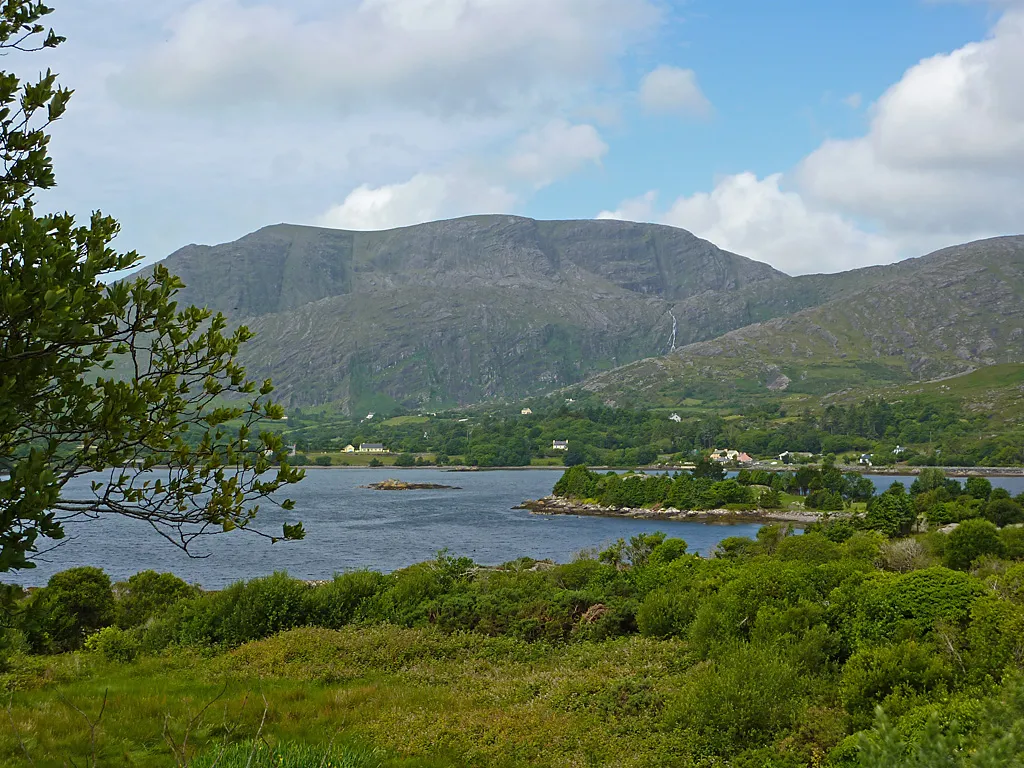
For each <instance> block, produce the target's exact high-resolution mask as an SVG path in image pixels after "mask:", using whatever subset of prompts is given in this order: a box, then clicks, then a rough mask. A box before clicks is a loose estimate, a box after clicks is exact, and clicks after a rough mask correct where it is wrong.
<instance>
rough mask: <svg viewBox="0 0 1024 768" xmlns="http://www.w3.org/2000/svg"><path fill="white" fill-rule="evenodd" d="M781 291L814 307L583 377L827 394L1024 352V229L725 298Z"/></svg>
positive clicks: (945, 372)
mask: <svg viewBox="0 0 1024 768" xmlns="http://www.w3.org/2000/svg"><path fill="white" fill-rule="evenodd" d="M783 296H786V297H789V299H788V301H789V302H790V305H791V306H793V307H794V308H796V307H798V306H799V304H800V303H804V304H805V306H804V307H803V308H799V309H798V311H795V312H793V313H792V314H789V315H787V316H781V315H780V314H776V315H775V316H774V317H773V318H767V317H766V318H764V319H762V320H761V321H759V322H755V323H752V324H750V325H747V326H744V327H742V328H738V329H736V330H733V331H731V332H727V333H725V334H723V335H722V336H720V337H718V338H715V339H712V340H706V341H701V342H698V343H693V344H689V345H686V346H683V347H681V348H678V349H676V350H675V351H674V352H672V353H671V354H668V355H665V356H661V357H656V358H651V359H646V360H642V361H638V362H635V363H633V364H629V365H626V366H623V367H620V368H618V369H616V370H614V371H610V372H607V373H603V374H598V375H596V376H594V377H592V378H591V379H590V380H588V381H587V382H585V383H584V384H583V385H582V386H583V388H584V389H586V390H589V391H590V392H593V393H597V394H600V395H602V396H603V397H605V398H606V399H607V400H609V401H612V402H623V401H626V400H629V401H631V402H632V401H635V402H639V403H645V404H651V405H653V404H659V405H672V404H675V403H679V402H682V401H684V400H686V399H687V398H697V399H725V398H728V397H731V396H736V395H744V396H752V395H753V396H756V395H767V394H770V393H772V392H788V393H806V394H814V395H824V394H830V393H836V392H838V391H842V390H845V389H849V388H853V387H878V386H882V385H886V384H894V383H901V382H912V381H926V380H933V379H938V378H942V377H946V376H954V375H958V374H963V373H965V372H968V371H971V370H974V369H976V368H980V367H982V366H989V365H994V364H996V363H1009V362H1024V237H1022V236H1016V237H1001V238H995V239H991V240H982V241H978V242H974V243H969V244H967V245H961V246H956V247H953V248H947V249H944V250H941V251H938V252H936V253H933V254H930V255H928V256H924V257H921V258H919V259H910V260H907V261H903V262H900V263H898V264H894V265H891V266H885V267H871V268H868V269H863V270H856V271H852V272H846V273H842V274H839V275H815V276H810V277H800V278H793V279H791V280H789V281H769V282H766V283H764V284H758V285H750V286H747V287H745V288H743V289H741V290H740V291H738V292H734V293H733V294H730V295H729V296H728V297H727V298H726V301H730V300H732V301H736V300H739V299H740V297H745V298H744V299H743V300H745V301H750V302H751V304H752V305H753V306H767V307H769V310H768V311H767V312H766V313H767V314H770V313H771V312H774V311H776V310H775V307H777V306H779V305H780V304H781V303H784V301H785V299H784V298H783ZM801 297H802V298H801ZM758 302H763V303H762V304H759V303H758Z"/></svg>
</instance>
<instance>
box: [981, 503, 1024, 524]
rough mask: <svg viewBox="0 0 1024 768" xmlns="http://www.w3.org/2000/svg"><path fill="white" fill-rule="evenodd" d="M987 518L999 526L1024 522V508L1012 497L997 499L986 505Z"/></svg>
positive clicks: (985, 513)
mask: <svg viewBox="0 0 1024 768" xmlns="http://www.w3.org/2000/svg"><path fill="white" fill-rule="evenodd" d="M983 514H984V516H985V519H986V520H988V521H990V522H992V523H995V525H997V526H998V527H999V528H1002V527H1003V526H1004V525H1015V524H1017V523H1024V508H1022V507H1021V506H1020V504H1018V503H1017V502H1015V501H1011V500H1010V499H996V500H995V501H990V502H989V503H988V504H986V505H985V511H984V513H983Z"/></svg>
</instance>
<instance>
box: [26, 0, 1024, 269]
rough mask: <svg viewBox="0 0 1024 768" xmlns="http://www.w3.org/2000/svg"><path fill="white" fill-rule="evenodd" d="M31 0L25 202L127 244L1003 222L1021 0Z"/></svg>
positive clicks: (909, 234)
mask: <svg viewBox="0 0 1024 768" xmlns="http://www.w3.org/2000/svg"><path fill="white" fill-rule="evenodd" d="M54 5H56V6H57V9H58V10H57V13H55V14H54V16H53V17H52V22H53V24H54V26H55V27H57V29H58V31H60V32H61V33H62V34H65V35H66V36H67V37H68V38H69V41H68V43H67V44H66V45H65V46H63V47H62V48H61V49H60V50H58V51H57V52H53V53H44V54H34V55H33V56H34V58H30V59H26V60H25V62H24V63H21V62H20V63H19V66H24V67H36V68H43V67H45V66H53V67H54V68H55V69H56V70H57V71H59V72H60V73H61V76H62V81H63V82H64V84H66V85H69V86H70V87H73V88H75V89H76V91H77V94H76V98H75V99H74V100H73V102H72V107H71V109H70V111H69V114H68V116H67V118H66V119H65V121H64V122H63V124H62V125H60V126H59V127H58V129H57V130H56V132H55V134H56V135H55V139H54V144H53V149H54V155H55V159H56V163H57V172H58V181H59V183H60V186H59V188H58V189H57V190H55V191H54V192H52V193H50V194H48V195H47V196H46V197H45V198H44V199H43V203H44V205H47V206H50V207H53V208H66V209H69V210H71V211H73V212H75V213H77V214H79V215H86V214H88V213H89V212H90V211H91V210H92V209H94V208H97V207H98V208H102V209H103V211H104V212H106V213H109V214H112V215H114V216H116V217H117V218H118V219H119V220H120V221H121V222H122V225H123V234H122V236H121V238H120V239H119V245H120V246H121V247H122V248H125V249H138V250H140V252H142V253H143V254H144V255H145V256H146V257H147V259H149V260H152V259H155V258H160V257H163V256H165V255H167V254H168V253H169V252H171V251H172V250H174V249H175V248H177V247H180V246H182V245H185V244H187V243H191V242H204V243H216V242H223V241H227V240H232V239H235V238H237V237H240V236H242V235H244V234H245V233H247V232H249V231H252V230H254V229H257V228H259V227H260V226H264V225H267V224H272V223H277V222H280V221H290V222H296V223H306V224H319V225H325V226H338V227H345V228H353V229H377V228H386V227H391V226H402V225H406V224H412V223H417V222H419V221H425V220H430V219H434V218H444V217H449V216H457V215H465V214H470V213H490V212H507V213H516V214H522V215H528V216H534V217H537V218H592V217H595V216H602V217H613V218H628V219H633V220H645V221H653V222H660V223H667V224H671V225H674V226H681V227H684V228H687V229H690V230H691V231H694V232H695V233H696V234H698V235H700V236H702V237H707V238H708V239H710V240H712V241H714V242H716V243H717V244H719V245H721V246H723V247H726V248H729V249H730V250H734V251H736V252H739V253H742V254H744V255H747V256H750V257H752V258H758V259H761V260H764V261H768V262H770V263H772V264H773V265H774V266H776V267H778V268H780V269H783V270H785V271H788V272H790V273H794V274H796V273H805V272H813V271H837V270H841V269H848V268H853V267H859V266H864V265H867V264H874V263H883V262H888V261H893V260H896V259H899V258H905V257H908V256H917V255H921V254H922V253H924V252H927V251H929V250H932V249H935V248H938V247H942V246H944V245H950V244H954V243H957V242H963V241H965V240H969V239H975V238H978V237H986V236H992V235H998V234H1008V233H1017V232H1019V231H1021V230H1022V229H1024V225H1022V221H1024V93H1022V89H1021V88H1020V87H1019V77H1020V76H1019V72H1021V71H1024V3H1022V2H1018V0H1003V1H1002V2H992V3H985V2H960V3H958V2H937V1H927V0H888V2H882V1H881V0H861V1H860V2H852V1H851V0H842V1H840V0H836V1H834V2H827V3H826V2H820V0H773V2H770V3H768V2H764V0H760V1H755V0H715V2H711V0H689V1H688V2H664V1H663V0H343V1H342V2H336V1H330V2H329V1H328V0H288V1H287V2H286V0H255V1H254V0H165V1H164V2H160V3H144V4H139V3H126V2H123V1H122V0H75V2H74V3H72V2H70V0H55V2H54ZM47 57H48V58H47ZM44 59H45V60H44Z"/></svg>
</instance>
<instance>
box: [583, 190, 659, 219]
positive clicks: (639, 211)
mask: <svg viewBox="0 0 1024 768" xmlns="http://www.w3.org/2000/svg"><path fill="white" fill-rule="evenodd" d="M657 202H658V193H657V192H656V191H655V190H651V191H650V192H646V193H644V194H643V195H641V196H640V197H634V198H630V199H629V200H623V201H622V203H620V204H619V207H618V208H616V209H615V210H614V211H601V212H600V213H599V214H597V216H595V217H594V218H596V219H615V220H617V221H656V220H657V218H658V216H657V213H656V212H655V205H656V204H657Z"/></svg>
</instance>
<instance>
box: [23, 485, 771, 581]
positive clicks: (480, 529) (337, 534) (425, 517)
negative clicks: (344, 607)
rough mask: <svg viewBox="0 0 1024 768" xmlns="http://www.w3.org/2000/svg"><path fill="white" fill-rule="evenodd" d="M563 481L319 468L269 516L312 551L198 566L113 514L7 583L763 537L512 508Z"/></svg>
mask: <svg viewBox="0 0 1024 768" xmlns="http://www.w3.org/2000/svg"><path fill="white" fill-rule="evenodd" d="M100 477H101V476H97V479H99V478H100ZM387 477H400V478H401V479H403V480H407V481H409V482H433V483H442V484H444V485H457V486H461V487H462V490H458V491H373V490H369V489H365V488H360V487H359V486H361V485H366V484H368V483H372V482H377V481H380V480H383V479H385V478H387ZM558 477H559V473H558V472H555V471H496V472H438V471H437V470H429V469H420V470H403V471H401V472H399V471H396V470H373V469H366V470H362V469H328V470H310V471H309V472H307V473H306V479H305V480H303V481H302V482H301V483H299V484H298V485H297V486H295V487H294V488H293V489H291V492H290V493H289V494H288V495H289V496H290V497H291V498H294V499H295V502H296V508H295V511H294V512H292V513H284V512H282V511H280V510H278V509H270V508H268V509H266V510H265V511H264V512H261V519H263V520H264V522H265V525H266V528H267V530H271V531H273V532H278V531H280V530H281V523H282V522H285V521H288V520H290V521H296V520H301V521H302V522H303V523H304V524H305V527H306V539H305V541H301V542H289V543H281V544H274V545H271V544H269V543H267V542H266V541H264V540H262V539H259V538H257V537H254V536H248V535H244V534H238V533H232V534H227V535H220V536H215V537H212V538H210V539H208V540H206V541H205V542H204V544H203V545H202V547H201V549H199V550H197V551H198V552H199V553H201V554H208V555H209V557H208V558H206V559H203V560H194V559H189V557H188V556H186V555H184V554H183V553H181V552H180V551H178V550H177V549H175V548H174V547H172V546H171V545H170V544H169V543H167V542H166V541H164V540H163V539H162V538H160V537H159V536H158V535H157V534H156V533H155V532H154V531H152V530H151V529H150V528H149V527H148V526H146V525H145V524H143V523H139V522H137V521H133V520H125V519H123V518H120V517H116V516H110V517H107V518H103V519H100V520H94V521H86V522H83V523H79V524H77V525H73V526H69V529H68V534H69V539H70V540H69V541H68V542H67V543H66V544H65V545H63V546H61V547H60V548H59V549H57V550H56V551H55V552H53V553H51V554H49V555H47V556H45V561H43V562H40V563H39V567H38V568H36V569H34V570H31V571H24V572H22V573H18V574H13V575H12V574H7V575H6V578H5V580H6V581H17V582H18V583H21V584H24V585H26V586H40V585H42V584H45V583H46V581H47V579H48V578H49V577H50V576H51V575H52V574H53V573H55V572H57V571H61V570H65V569H67V568H72V567H75V566H79V565H95V566H99V567H101V568H103V569H104V570H105V571H106V572H107V573H108V574H110V576H111V577H112V578H114V579H115V580H119V579H124V578H127V577H128V576H131V575H132V574H134V573H136V572H138V571H142V570H146V569H150V568H151V569H153V570H157V571H170V572H173V573H176V574H177V575H178V576H180V577H181V578H183V579H185V580H186V581H189V582H194V583H198V584H201V585H202V586H204V587H206V588H211V589H213V588H218V587H222V586H225V585H227V584H230V583H232V582H234V581H238V580H239V579H249V578H253V577H256V576H264V575H267V574H269V573H272V572H274V571H279V570H285V571H288V573H290V574H291V575H292V576H295V577H297V578H301V579H326V578H330V577H331V576H332V575H333V574H334V573H337V572H340V571H345V570H347V569H352V568H372V569H375V570H380V571H392V570H395V569H397V568H403V567H405V566H407V565H411V564H412V563H418V562H422V561H423V560H428V559H431V558H432V557H434V556H435V555H436V554H437V552H438V550H440V549H444V548H447V549H448V550H449V551H450V552H451V554H453V555H465V556H467V557H471V558H473V560H475V561H476V562H478V563H480V564H485V565H497V564H500V563H503V562H507V561H509V560H513V559H515V558H517V557H523V556H529V557H534V558H538V559H542V558H550V559H552V560H555V561H558V562H566V561H569V560H571V559H572V557H573V555H574V554H575V553H577V552H579V551H580V550H581V549H585V548H588V547H603V546H605V545H607V544H610V543H611V542H614V541H615V540H616V539H618V538H619V537H627V538H628V537H629V536H633V535H635V534H637V533H641V532H648V533H651V532H654V531H658V530H662V531H665V532H666V533H668V534H669V535H671V536H677V537H682V538H684V539H686V541H687V542H688V543H689V545H690V550H691V551H699V552H701V553H703V554H707V553H708V552H710V551H711V550H712V549H714V547H715V545H716V544H718V542H719V541H721V540H722V539H724V538H726V537H729V536H754V535H755V533H756V532H757V529H758V527H759V526H757V525H750V524H747V525H734V526H728V525H706V524H702V523H684V522H649V521H643V520H625V519H618V518H596V517H570V516H554V517H539V516H534V515H530V514H529V513H528V512H527V511H526V510H521V509H512V507H513V506H515V505H517V504H519V503H520V502H522V501H524V500H526V499H537V498H540V497H542V496H546V495H547V494H549V493H550V492H551V488H552V486H553V485H554V483H555V481H556V480H557V479H558ZM89 481H90V478H88V477H85V478H79V479H78V480H76V481H75V482H76V487H75V489H73V490H76V491H77V492H78V493H80V494H84V493H87V492H88V489H89ZM69 490H72V489H69Z"/></svg>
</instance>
